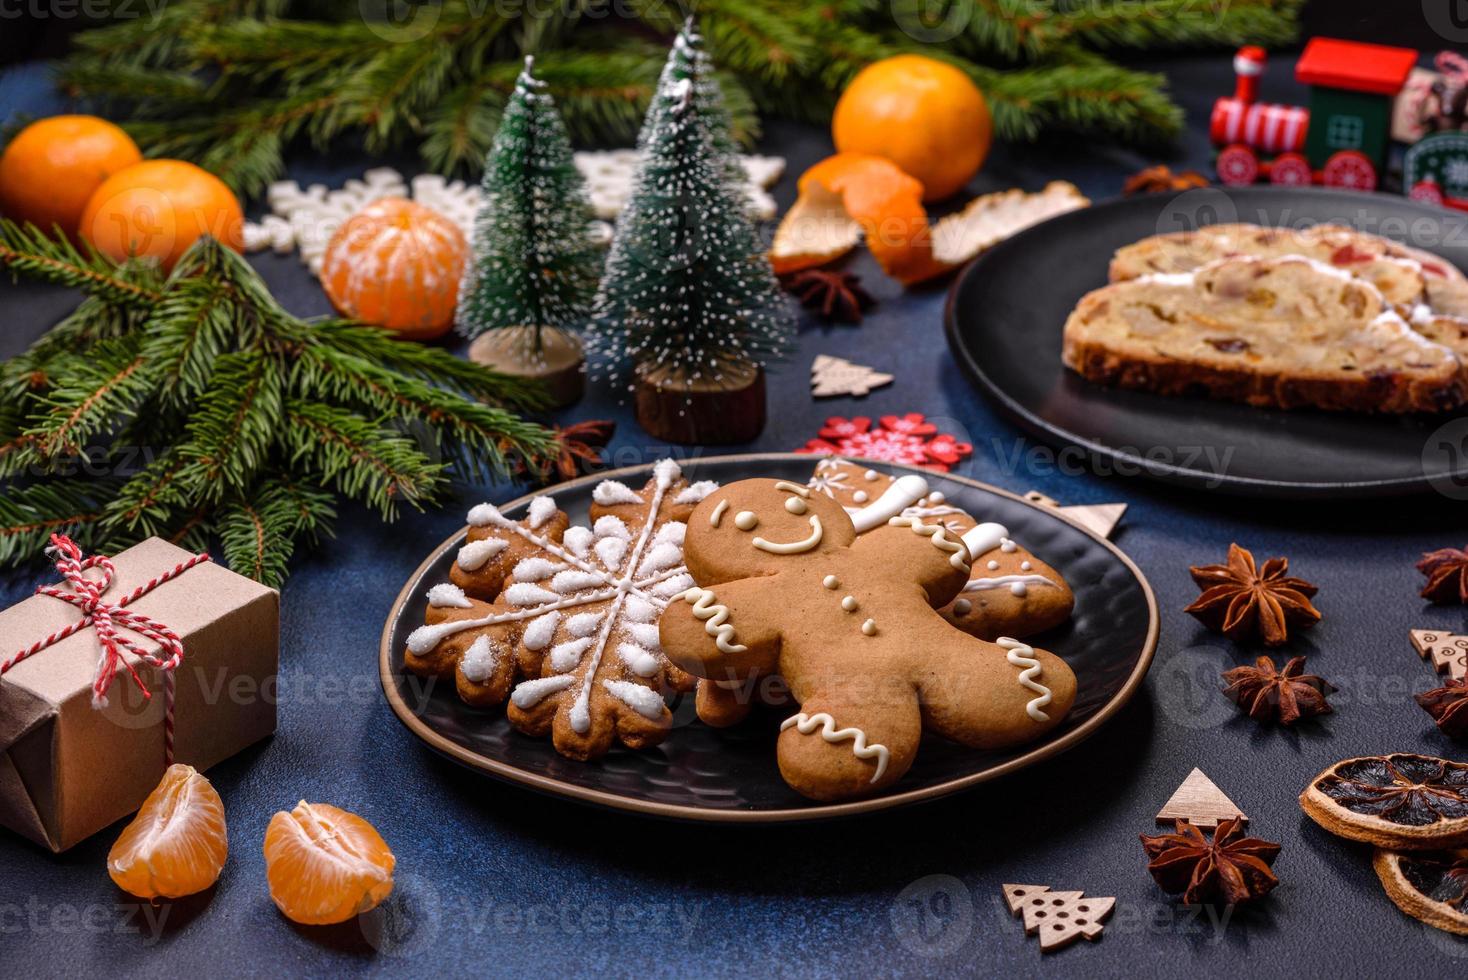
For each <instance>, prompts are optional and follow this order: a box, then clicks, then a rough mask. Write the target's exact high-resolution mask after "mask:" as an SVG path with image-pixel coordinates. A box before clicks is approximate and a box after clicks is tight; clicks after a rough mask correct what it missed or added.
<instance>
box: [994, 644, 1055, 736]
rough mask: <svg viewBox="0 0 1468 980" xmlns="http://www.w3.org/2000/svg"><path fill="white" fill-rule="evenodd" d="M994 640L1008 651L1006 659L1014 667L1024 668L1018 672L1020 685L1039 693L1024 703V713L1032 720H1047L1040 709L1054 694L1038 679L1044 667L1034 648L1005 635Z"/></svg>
mask: <svg viewBox="0 0 1468 980" xmlns="http://www.w3.org/2000/svg"><path fill="white" fill-rule="evenodd" d="M994 642H995V643H998V644H999V645H1000V646H1001V647H1003V648H1004V649H1005V650H1006V651H1008V652H1007V653H1006V654H1005V659H1006V660H1008V661H1009V662H1010V663H1012V664H1014V665H1015V666H1016V667H1023V668H1025V669H1024V670H1022V671H1020V674H1019V683H1020V686H1021V687H1023V688H1025V689H1027V690H1030V691H1034V692H1035V693H1036V694H1038V695H1040V696H1039V697H1037V698H1033V699H1031V700H1030V702H1029V703H1028V704H1026V705H1025V714H1027V715H1029V716H1030V718H1031V720H1033V721H1049V720H1050V716H1049V715H1047V714H1046V713H1045V712H1044V711H1043V710H1041V709H1043V708H1044V707H1045V706H1046V705H1048V704H1049V703H1050V702H1051V701H1052V700H1054V697H1055V696H1054V695H1053V694H1052V693H1051V692H1050V688H1048V687H1046V686H1045V685H1044V684H1041V683H1040V682H1039V680H1038V678H1039V677H1040V675H1041V674H1043V673H1044V670H1045V668H1044V667H1042V666H1040V661H1039V659H1038V658H1037V657H1036V656H1035V648H1034V647H1032V646H1030V645H1029V644H1028V643H1021V642H1020V641H1019V640H1012V639H1010V638H1009V637H1007V636H1001V637H1000V638H999V639H997V640H995V641H994Z"/></svg>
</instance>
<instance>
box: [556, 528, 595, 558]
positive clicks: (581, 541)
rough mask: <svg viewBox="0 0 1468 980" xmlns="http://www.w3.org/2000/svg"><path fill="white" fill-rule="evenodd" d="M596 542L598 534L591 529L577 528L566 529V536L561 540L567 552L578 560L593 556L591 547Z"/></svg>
mask: <svg viewBox="0 0 1468 980" xmlns="http://www.w3.org/2000/svg"><path fill="white" fill-rule="evenodd" d="M595 540H596V534H595V532H593V531H592V530H591V528H589V527H581V526H579V525H578V526H576V527H572V528H567V529H566V534H565V536H564V537H562V538H561V544H563V545H565V546H566V550H567V551H569V552H570V553H571V554H573V555H575V556H576V557H577V558H585V557H587V556H588V555H590V554H591V546H592V544H593V543H594V542H595Z"/></svg>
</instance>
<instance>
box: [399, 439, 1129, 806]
mask: <svg viewBox="0 0 1468 980" xmlns="http://www.w3.org/2000/svg"><path fill="white" fill-rule="evenodd" d="M814 463H815V459H814V457H811V456H799V455H794V454H769V455H753V456H723V457H713V458H709V459H702V460H697V461H694V462H690V463H687V464H685V466H684V474H685V476H686V477H687V478H688V479H689V480H707V479H713V480H718V481H719V482H721V483H731V482H733V481H735V480H741V479H745V478H747V477H752V476H765V477H784V478H786V479H791V480H798V481H800V482H802V483H804V482H805V480H806V479H807V478H808V477H809V476H810V473H811V469H812V466H813V465H814ZM874 465H879V466H881V467H882V468H885V469H892V470H904V469H906V468H905V467H887V466H885V464H874ZM650 472H651V467H650V466H643V467H633V468H630V469H624V470H618V471H615V472H612V473H603V474H598V475H595V476H591V477H586V478H584V479H581V480H575V481H572V482H570V483H565V484H561V485H560V486H557V487H553V488H551V489H550V490H548V491H545V492H546V493H549V494H550V495H552V496H553V497H555V500H556V503H557V504H559V505H560V506H561V508H562V509H563V510H565V511H566V512H567V513H568V514H570V515H571V520H572V523H573V524H574V523H578V522H581V521H584V520H585V517H586V513H587V508H588V505H589V504H590V502H591V491H592V488H593V487H595V486H596V484H597V483H598V482H600V481H601V480H603V479H606V478H608V477H612V478H615V479H620V480H623V481H625V482H627V483H629V484H632V485H634V486H636V485H639V484H640V483H642V482H643V481H645V480H646V479H647V477H648V475H649V473H650ZM920 472H923V475H925V476H927V477H929V479H930V481H931V482H933V483H934V485H935V488H936V487H941V488H942V489H943V491H944V492H945V493H946V494H947V495H948V498H949V499H950V500H952V501H954V502H955V503H956V504H958V505H960V506H962V507H964V508H966V509H968V510H969V511H970V512H972V513H973V514H975V515H983V519H984V520H992V521H998V522H1000V523H1002V524H1004V525H1006V526H1007V527H1008V528H1009V530H1010V532H1011V534H1012V535H1013V536H1014V537H1015V538H1016V539H1017V540H1019V541H1021V542H1023V543H1024V545H1025V546H1026V547H1027V548H1029V549H1030V550H1031V551H1032V552H1034V553H1035V554H1037V555H1039V556H1040V557H1041V558H1042V559H1044V560H1045V561H1046V562H1048V563H1049V564H1050V565H1051V566H1053V567H1054V568H1056V569H1057V570H1058V571H1060V572H1061V573H1062V574H1063V575H1064V576H1065V577H1066V580H1067V581H1068V582H1069V583H1070V585H1071V587H1072V589H1073V590H1074V591H1075V595H1076V611H1075V615H1074V617H1072V620H1071V622H1070V623H1068V624H1066V625H1065V626H1063V627H1060V628H1059V629H1057V630H1054V631H1052V632H1050V633H1048V634H1046V635H1045V636H1043V637H1041V638H1038V639H1037V640H1036V641H1035V642H1036V643H1037V644H1039V645H1042V646H1043V647H1045V648H1046V649H1048V650H1051V651H1053V652H1054V653H1056V654H1058V655H1060V656H1061V657H1064V658H1065V660H1066V661H1067V662H1068V663H1069V664H1070V666H1071V668H1072V669H1073V670H1074V671H1075V672H1076V676H1077V678H1078V679H1079V690H1078V692H1077V696H1076V703H1075V708H1074V710H1073V711H1072V712H1071V714H1070V717H1069V718H1068V719H1067V721H1066V723H1065V724H1064V725H1062V726H1060V727H1059V728H1057V729H1055V730H1054V731H1052V732H1051V733H1050V734H1049V735H1048V737H1047V738H1046V739H1044V740H1043V741H1040V742H1036V743H1033V744H1031V745H1027V746H1024V747H1022V748H1019V749H1016V750H1012V751H1009V752H975V751H972V750H969V749H965V748H962V747H961V746H958V745H956V744H953V743H950V742H947V741H944V740H942V739H936V738H934V739H928V740H926V741H925V742H924V744H923V747H922V750H921V751H920V752H919V754H918V759H917V762H916V764H914V765H913V767H912V769H911V770H909V771H908V773H907V774H906V775H905V776H904V777H903V778H902V780H901V781H900V782H899V783H898V784H897V785H896V787H894V790H893V792H891V793H889V794H887V795H885V796H881V797H877V798H875V799H871V800H862V801H858V802H855V803H843V804H835V805H828V804H818V803H814V802H812V801H810V800H807V799H805V798H804V797H802V796H800V795H799V794H797V793H796V792H795V791H794V790H792V789H790V788H789V787H788V786H786V785H785V782H784V780H782V779H781V778H780V773H779V770H778V769H777V768H776V765H775V738H776V736H777V734H778V728H779V723H780V721H781V720H782V718H783V717H784V716H785V715H786V714H788V713H789V712H788V711H786V712H783V713H774V712H773V711H772V712H766V713H763V714H761V713H758V712H757V713H756V714H755V715H754V716H753V717H752V718H751V719H750V720H749V721H747V722H745V723H744V724H743V725H740V726H737V727H735V728H732V729H723V730H719V729H713V728H709V727H707V726H705V725H703V724H702V723H700V722H699V721H698V720H697V718H696V717H695V716H694V711H693V699H692V697H691V696H686V697H683V698H681V699H680V700H679V702H678V703H677V704H675V705H674V731H673V732H672V734H671V735H669V736H668V739H667V740H666V741H665V742H663V744H662V745H659V746H657V747H656V748H653V749H650V750H646V751H642V752H633V751H629V750H627V749H622V748H616V749H613V750H612V752H611V753H610V754H609V755H608V756H607V757H606V758H604V759H602V760H600V761H598V762H591V763H583V762H575V761H572V760H570V759H566V758H563V757H562V756H560V755H558V754H557V753H556V751H555V750H554V749H553V748H552V747H551V743H550V740H549V739H537V738H529V737H527V736H525V735H521V734H520V733H519V732H516V731H515V730H514V729H512V728H511V727H510V725H509V722H508V721H506V719H505V716H504V711H503V710H502V709H495V710H489V711H479V710H475V709H473V708H470V707H468V706H466V705H465V704H464V703H463V702H461V701H460V700H459V699H458V697H457V695H456V694H455V692H454V687H453V685H452V684H437V685H435V684H432V683H430V682H425V681H423V680H422V679H420V678H417V677H414V676H412V675H405V674H404V672H403V650H404V644H405V642H406V639H407V636H408V634H409V633H410V632H412V631H413V629H414V628H415V627H417V626H420V625H422V623H423V616H424V612H425V608H426V599H425V597H424V593H425V592H426V591H427V590H428V588H429V587H430V586H432V585H434V584H436V583H439V582H444V581H447V580H448V570H449V566H450V564H451V563H452V561H453V558H454V555H455V554H456V553H457V550H458V547H459V545H461V544H462V543H463V541H464V534H463V532H460V533H459V534H456V535H455V536H454V537H453V538H451V539H449V540H448V541H445V542H444V543H443V544H442V545H440V546H439V547H438V548H437V549H435V550H434V552H433V554H432V555H430V556H429V557H428V560H427V561H425V562H424V563H423V564H422V565H421V566H419V568H418V570H417V571H416V572H414V573H413V577H412V578H411V579H409V581H408V584H407V585H406V586H405V587H404V588H403V591H402V594H401V595H400V596H399V597H398V601H397V603H396V604H395V606H394V608H393V611H392V614H391V616H390V617H389V618H388V621H387V626H386V627H385V628H384V630H383V634H382V650H381V665H380V666H381V673H382V684H383V690H384V691H385V692H386V694H387V698H388V702H389V703H390V704H391V706H392V709H393V711H394V712H395V713H396V714H397V716H398V717H399V719H401V720H402V722H403V723H404V724H405V725H407V727H408V729H409V731H411V732H413V733H414V734H415V735H417V736H418V737H419V738H422V739H423V740H424V741H425V742H427V743H428V745H430V746H431V747H433V748H434V749H435V750H437V751H439V752H442V753H444V754H445V755H447V756H449V757H450V758H452V759H455V760H457V761H459V762H461V763H464V764H465V765H468V766H471V767H473V768H475V769H478V770H480V771H483V772H487V773H490V774H491V775H494V776H498V777H501V778H503V779H507V780H510V781H512V782H516V783H521V784H523V785H527V786H530V787H532V788H534V789H538V790H541V791H544V792H548V793H553V794H556V795H560V796H566V797H571V798H574V799H578V800H582V801H587V802H592V803H597V804H601V805H605V806H610V807H615V808H618V809H624V810H632V811H637V812H642V813H649V814H656V815H659V816H666V817H674V818H680V819H689V820H715V821H717V820H724V821H735V820H743V821H771V822H774V821H787V820H808V819H818V818H822V817H829V816H837V815H842V814H848V813H856V812H861V811H864V810H873V809H880V808H883V807H889V806H896V805H899V804H902V803H911V802H915V801H917V800H922V799H930V798H933V797H936V796H941V795H944V794H946V793H951V792H953V791H955V790H958V789H961V788H963V787H965V786H971V785H973V784H975V783H979V782H982V781H984V780H987V779H992V778H994V777H995V776H999V775H1002V774H1003V773H1006V772H1011V771H1013V770H1015V769H1019V768H1021V767H1023V766H1026V765H1029V764H1031V763H1033V762H1037V761H1039V760H1040V759H1044V758H1047V757H1048V756H1051V755H1054V754H1055V753H1057V752H1060V751H1062V750H1063V749H1066V748H1069V747H1070V746H1072V745H1075V744H1076V743H1077V742H1079V741H1081V740H1082V739H1083V738H1085V737H1086V736H1088V735H1090V734H1091V733H1092V732H1094V731H1095V730H1096V729H1097V728H1098V727H1100V725H1101V724H1102V723H1103V722H1104V721H1105V720H1106V719H1107V718H1108V717H1110V716H1111V715H1112V714H1114V713H1115V712H1116V711H1118V710H1119V709H1120V708H1121V706H1122V705H1123V704H1125V703H1126V702H1127V700H1128V699H1130V698H1131V696H1132V694H1133V693H1135V691H1136V689H1137V687H1138V686H1139V685H1140V684H1141V682H1142V677H1143V676H1144V675H1145V674H1146V672H1147V667H1148V666H1149V665H1150V664H1151V662H1152V652H1153V648H1154V647H1155V646H1156V643H1157V606H1156V602H1155V600H1154V599H1153V597H1152V590H1151V588H1150V587H1149V586H1148V584H1147V581H1146V579H1145V578H1143V577H1142V573H1141V572H1140V571H1138V569H1137V567H1136V566H1135V565H1133V564H1132V562H1131V561H1130V559H1128V558H1127V557H1126V556H1125V555H1123V554H1122V553H1121V552H1120V551H1119V550H1117V548H1116V547H1115V546H1113V545H1112V544H1110V543H1109V542H1106V541H1103V540H1101V539H1100V538H1097V537H1095V536H1094V535H1093V534H1092V533H1091V532H1090V531H1087V530H1085V529H1084V528H1082V527H1080V526H1079V525H1077V524H1073V523H1071V522H1070V521H1069V520H1067V519H1065V518H1063V517H1061V516H1059V515H1057V514H1055V513H1054V512H1052V511H1049V510H1047V509H1045V508H1042V507H1040V506H1037V505H1035V504H1031V503H1028V502H1026V501H1025V500H1023V499H1021V498H1019V497H1016V496H1014V495H1012V494H1009V493H1006V492H1005V491H1002V490H996V489H994V488H992V487H987V486H984V485H983V484H980V483H975V482H973V481H971V480H965V479H962V478H958V477H948V476H935V475H934V474H931V473H927V472H925V471H920ZM528 501H529V498H528V497H525V498H521V499H520V500H518V501H515V502H514V503H512V504H509V505H507V506H506V507H504V508H502V509H503V510H504V511H505V512H506V513H509V514H511V515H514V514H516V513H517V512H518V511H519V509H520V508H523V507H524V506H525V504H526V503H527V502H528Z"/></svg>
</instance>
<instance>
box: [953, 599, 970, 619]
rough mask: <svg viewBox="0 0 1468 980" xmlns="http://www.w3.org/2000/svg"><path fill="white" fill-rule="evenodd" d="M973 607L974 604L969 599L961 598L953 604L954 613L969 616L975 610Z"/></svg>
mask: <svg viewBox="0 0 1468 980" xmlns="http://www.w3.org/2000/svg"><path fill="white" fill-rule="evenodd" d="M973 608H974V604H973V603H972V602H969V601H968V600H967V599H959V600H958V601H957V602H955V603H954V604H953V615H955V616H967V615H968V614H969V613H970V612H972V611H973Z"/></svg>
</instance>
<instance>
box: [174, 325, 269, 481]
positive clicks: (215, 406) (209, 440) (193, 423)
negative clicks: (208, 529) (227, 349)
mask: <svg viewBox="0 0 1468 980" xmlns="http://www.w3.org/2000/svg"><path fill="white" fill-rule="evenodd" d="M282 388H283V378H282V377H281V371H280V366H279V365H278V364H277V363H276V362H275V361H274V360H273V359H272V358H268V357H261V356H259V355H258V354H257V353H255V352H253V351H248V350H245V351H236V352H233V353H229V354H224V355H222V356H221V357H220V358H219V360H218V363H217V364H216V365H215V369H214V373H213V376H212V377H211V378H210V379H209V388H208V389H207V390H206V391H204V392H203V393H202V394H201V395H200V396H199V399H198V403H197V405H195V406H194V409H193V412H192V414H191V416H190V418H189V422H188V427H187V430H186V438H185V440H184V442H183V443H182V444H181V445H180V446H179V448H178V455H179V458H180V459H183V460H186V461H187V464H188V465H187V466H186V467H185V468H184V470H183V471H182V472H181V473H180V475H179V483H180V484H181V485H183V486H184V487H186V488H188V490H189V491H191V492H190V493H189V496H190V498H191V499H193V500H197V501H203V502H206V503H208V502H213V501H217V500H220V499H222V498H224V497H227V496H229V495H231V494H243V493H244V492H245V491H246V490H248V489H249V484H250V483H251V482H252V480H253V478H254V476H255V474H256V473H257V472H258V471H259V470H260V469H261V468H262V467H263V466H264V465H265V462H266V460H267V458H268V456H269V453H270V449H271V445H272V443H273V442H274V440H275V434H276V432H277V431H278V429H279V428H280V425H281V422H282V411H281V396H282Z"/></svg>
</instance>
